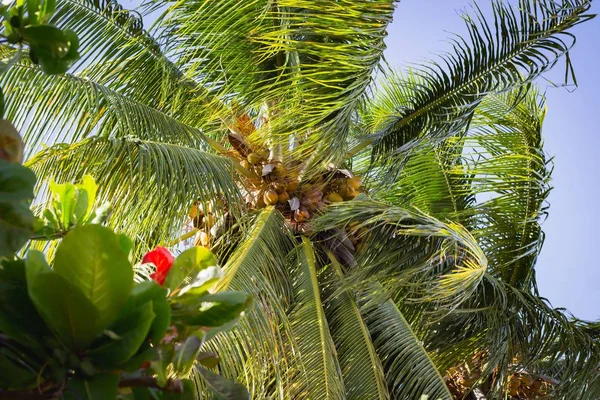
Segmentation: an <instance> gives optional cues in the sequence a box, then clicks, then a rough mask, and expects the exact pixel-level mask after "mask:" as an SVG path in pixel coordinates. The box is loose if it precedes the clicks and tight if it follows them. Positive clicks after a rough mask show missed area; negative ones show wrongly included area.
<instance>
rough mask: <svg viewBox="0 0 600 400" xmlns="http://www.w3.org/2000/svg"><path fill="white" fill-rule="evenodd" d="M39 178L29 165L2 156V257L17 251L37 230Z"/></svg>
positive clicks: (0, 170) (0, 209)
mask: <svg viewBox="0 0 600 400" xmlns="http://www.w3.org/2000/svg"><path fill="white" fill-rule="evenodd" d="M35 180H36V179H35V175H34V174H33V172H32V171H31V170H30V169H29V168H26V167H24V166H22V165H20V164H16V163H9V162H8V161H5V160H2V159H0V258H1V257H10V256H12V255H13V254H14V253H16V252H17V251H18V250H19V249H20V248H21V247H23V245H24V244H25V243H26V242H27V240H28V239H29V237H30V236H31V234H32V233H33V224H34V218H33V214H32V213H31V210H29V206H30V204H31V200H32V199H33V187H34V185H35Z"/></svg>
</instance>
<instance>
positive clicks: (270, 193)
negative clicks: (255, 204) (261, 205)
mask: <svg viewBox="0 0 600 400" xmlns="http://www.w3.org/2000/svg"><path fill="white" fill-rule="evenodd" d="M278 200H279V195H278V194H277V192H276V191H275V190H273V189H269V190H267V191H266V192H265V194H264V195H263V201H264V202H265V204H268V205H270V206H272V205H273V204H275V203H277V201H278Z"/></svg>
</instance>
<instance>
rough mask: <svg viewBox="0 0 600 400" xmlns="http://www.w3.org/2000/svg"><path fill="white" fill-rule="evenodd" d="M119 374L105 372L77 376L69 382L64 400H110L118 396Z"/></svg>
mask: <svg viewBox="0 0 600 400" xmlns="http://www.w3.org/2000/svg"><path fill="white" fill-rule="evenodd" d="M118 385H119V375H116V374H103V375H95V376H93V377H90V378H75V379H71V380H70V381H68V383H67V389H66V390H65V394H64V397H63V399H64V400H108V399H116V398H117V387H118Z"/></svg>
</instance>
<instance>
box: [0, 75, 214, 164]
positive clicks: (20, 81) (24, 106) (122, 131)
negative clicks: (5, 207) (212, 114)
mask: <svg viewBox="0 0 600 400" xmlns="http://www.w3.org/2000/svg"><path fill="white" fill-rule="evenodd" d="M1 82H2V86H3V88H4V90H5V92H6V93H8V94H10V97H9V101H8V102H7V108H6V117H7V118H10V119H11V120H12V121H14V123H15V125H16V126H18V127H21V128H22V129H21V133H22V134H23V136H24V138H25V140H26V142H27V145H28V154H29V155H30V156H31V155H32V154H35V152H37V151H39V150H40V149H41V147H42V146H43V145H52V144H54V143H61V142H69V143H72V142H75V141H77V140H80V139H83V138H86V137H90V136H101V137H105V138H123V137H137V138H139V139H141V140H152V141H164V142H167V143H172V144H179V145H185V146H188V147H190V148H206V147H207V145H206V142H205V141H204V135H203V134H202V133H201V132H200V131H199V130H197V129H194V128H192V127H190V126H188V125H185V124H183V123H182V122H180V121H178V120H176V119H174V118H172V117H169V116H168V115H166V114H164V113H162V112H160V111H158V110H156V109H154V108H151V107H149V106H147V105H144V104H141V103H138V102H137V101H135V100H133V99H132V98H131V97H127V96H124V95H122V94H120V93H118V92H116V91H114V90H112V89H109V88H107V87H105V86H103V85H100V84H97V83H95V82H93V81H90V80H88V79H85V78H79V77H76V76H72V75H60V76H50V75H46V74H44V73H43V72H42V71H41V70H40V69H38V68H36V67H35V66H32V65H26V64H21V65H17V66H15V67H13V68H12V69H11V70H10V71H9V72H8V73H6V74H3V75H2V81H1Z"/></svg>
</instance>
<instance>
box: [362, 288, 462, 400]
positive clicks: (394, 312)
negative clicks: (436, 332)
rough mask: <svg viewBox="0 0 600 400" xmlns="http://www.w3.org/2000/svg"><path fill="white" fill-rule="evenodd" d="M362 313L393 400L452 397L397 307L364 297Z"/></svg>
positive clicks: (390, 303)
mask: <svg viewBox="0 0 600 400" xmlns="http://www.w3.org/2000/svg"><path fill="white" fill-rule="evenodd" d="M363 303H364V304H363V305H362V306H361V312H362V314H363V315H364V317H365V320H366V322H367V326H368V327H369V331H370V333H371V336H372V338H373V344H374V346H375V348H376V349H377V354H378V355H379V358H380V359H381V360H382V361H383V363H384V368H385V370H386V379H387V382H388V387H389V388H390V393H391V394H392V398H393V399H406V400H409V399H419V398H421V396H422V395H427V396H428V398H429V399H435V400H438V399H442V400H449V399H452V396H451V395H450V393H449V392H448V388H447V387H446V384H445V382H444V380H443V379H442V377H441V376H440V373H439V372H438V370H437V369H436V367H435V365H434V363H433V361H432V360H431V358H430V357H429V355H428V354H427V351H426V350H425V348H424V347H423V344H422V342H421V341H420V340H419V339H418V338H417V336H416V335H415V334H414V333H413V331H412V329H411V327H410V325H409V324H408V322H406V319H404V317H403V316H402V313H401V312H400V311H399V310H398V308H397V307H396V305H395V304H394V303H393V302H392V301H391V300H387V301H384V302H374V301H373V299H371V298H369V296H368V295H367V296H364V295H363Z"/></svg>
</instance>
